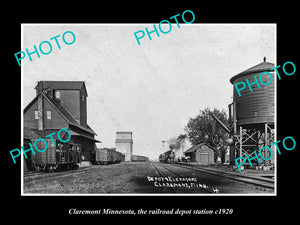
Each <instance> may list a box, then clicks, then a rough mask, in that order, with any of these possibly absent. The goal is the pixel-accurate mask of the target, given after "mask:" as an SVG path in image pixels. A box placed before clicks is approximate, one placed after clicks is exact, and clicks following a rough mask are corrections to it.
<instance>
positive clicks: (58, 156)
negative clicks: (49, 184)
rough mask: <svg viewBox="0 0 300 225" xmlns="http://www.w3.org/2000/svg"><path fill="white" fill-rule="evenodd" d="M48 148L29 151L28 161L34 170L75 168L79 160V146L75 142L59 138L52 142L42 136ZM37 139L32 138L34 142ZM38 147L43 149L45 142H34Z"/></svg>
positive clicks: (47, 170)
mask: <svg viewBox="0 0 300 225" xmlns="http://www.w3.org/2000/svg"><path fill="white" fill-rule="evenodd" d="M44 139H45V141H46V142H47V145H48V148H47V150H46V151H44V152H36V154H35V155H34V154H32V152H30V153H31V154H30V157H29V161H30V164H31V168H32V169H34V170H35V171H46V172H49V171H59V170H65V169H76V168H78V164H77V163H80V162H81V147H80V146H78V145H75V144H70V143H63V142H61V141H59V140H54V139H53V140H54V141H55V146H54V143H53V142H52V140H51V139H50V138H44ZM36 140H37V139H32V143H34V142H35V141H36ZM36 145H37V148H38V149H44V148H45V143H44V142H42V141H39V142H37V143H36Z"/></svg>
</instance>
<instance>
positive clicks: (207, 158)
mask: <svg viewBox="0 0 300 225" xmlns="http://www.w3.org/2000/svg"><path fill="white" fill-rule="evenodd" d="M215 151H216V150H215V149H214V148H213V147H211V146H210V145H208V144H206V143H201V144H198V145H194V146H193V147H191V148H189V149H188V150H186V151H185V152H184V154H185V156H187V157H189V158H190V160H191V162H197V163H199V164H212V163H215V160H214V158H215Z"/></svg>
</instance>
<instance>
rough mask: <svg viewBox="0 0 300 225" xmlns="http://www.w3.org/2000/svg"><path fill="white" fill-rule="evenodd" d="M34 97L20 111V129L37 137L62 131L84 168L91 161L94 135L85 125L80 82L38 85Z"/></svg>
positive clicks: (83, 89) (85, 99) (84, 91)
mask: <svg viewBox="0 0 300 225" xmlns="http://www.w3.org/2000/svg"><path fill="white" fill-rule="evenodd" d="M35 89H36V96H35V98H33V99H32V101H31V102H30V103H29V104H28V105H27V106H26V107H25V109H24V127H26V128H29V129H31V130H32V131H34V132H35V133H36V134H38V135H39V136H40V137H42V138H43V137H45V136H47V135H49V134H51V133H53V132H55V133H57V132H58V131H59V130H60V129H62V128H66V129H68V130H69V131H70V133H71V136H72V137H71V140H70V141H69V143H71V144H73V145H74V146H76V148H77V149H79V150H80V153H81V161H82V164H84V165H89V162H90V161H92V160H93V158H94V150H95V148H96V145H95V143H96V142H100V141H98V140H96V139H95V138H94V136H95V135H97V134H96V133H95V132H94V131H93V130H92V128H91V127H90V126H89V125H88V124H87V103H86V102H87V96H88V95H87V91H86V87H85V83H84V81H39V82H38V83H37V85H36V87H35Z"/></svg>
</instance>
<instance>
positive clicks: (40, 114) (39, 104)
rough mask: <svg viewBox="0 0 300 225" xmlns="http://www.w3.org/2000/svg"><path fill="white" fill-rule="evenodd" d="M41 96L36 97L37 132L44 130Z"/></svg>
mask: <svg viewBox="0 0 300 225" xmlns="http://www.w3.org/2000/svg"><path fill="white" fill-rule="evenodd" d="M43 111H44V110H43V95H42V94H41V95H40V96H39V97H38V117H39V118H38V130H43V128H44V121H43V117H44V113H43Z"/></svg>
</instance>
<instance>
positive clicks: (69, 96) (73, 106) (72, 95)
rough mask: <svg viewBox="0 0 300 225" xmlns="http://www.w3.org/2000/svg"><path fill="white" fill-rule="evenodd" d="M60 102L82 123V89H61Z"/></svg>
mask: <svg viewBox="0 0 300 225" xmlns="http://www.w3.org/2000/svg"><path fill="white" fill-rule="evenodd" d="M59 91H60V104H61V105H62V106H63V107H64V108H65V109H66V110H67V111H68V112H69V113H70V114H71V115H72V116H73V117H74V119H75V120H76V121H77V122H78V123H79V124H80V113H81V112H80V91H79V90H59Z"/></svg>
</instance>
